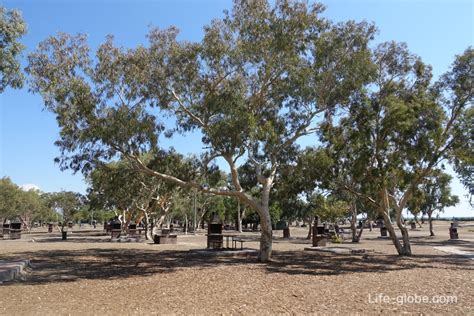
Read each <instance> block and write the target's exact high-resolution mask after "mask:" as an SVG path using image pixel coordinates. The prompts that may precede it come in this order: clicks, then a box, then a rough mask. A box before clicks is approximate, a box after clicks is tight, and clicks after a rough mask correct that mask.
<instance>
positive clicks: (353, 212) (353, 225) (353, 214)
mask: <svg viewBox="0 0 474 316" xmlns="http://www.w3.org/2000/svg"><path fill="white" fill-rule="evenodd" d="M356 223H357V208H356V207H355V205H352V210H351V232H352V242H359V239H358V237H357V226H356Z"/></svg>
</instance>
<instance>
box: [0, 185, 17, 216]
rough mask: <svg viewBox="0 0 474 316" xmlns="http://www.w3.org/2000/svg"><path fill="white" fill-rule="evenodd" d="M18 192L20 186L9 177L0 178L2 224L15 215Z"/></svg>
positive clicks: (0, 214)
mask: <svg viewBox="0 0 474 316" xmlns="http://www.w3.org/2000/svg"><path fill="white" fill-rule="evenodd" d="M20 194H21V190H20V188H19V187H18V186H17V185H16V184H15V183H13V182H12V181H11V179H10V178H8V177H3V178H1V179H0V219H3V221H2V224H3V223H5V222H6V221H7V220H9V219H11V218H12V217H14V216H15V215H16V209H17V207H18V205H19V200H20V198H19V195H20Z"/></svg>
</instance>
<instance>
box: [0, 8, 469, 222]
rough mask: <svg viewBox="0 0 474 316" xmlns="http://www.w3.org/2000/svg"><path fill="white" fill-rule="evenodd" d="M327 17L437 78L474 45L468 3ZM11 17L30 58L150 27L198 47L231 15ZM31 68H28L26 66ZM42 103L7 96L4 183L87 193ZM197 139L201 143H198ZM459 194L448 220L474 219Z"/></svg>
mask: <svg viewBox="0 0 474 316" xmlns="http://www.w3.org/2000/svg"><path fill="white" fill-rule="evenodd" d="M322 2H323V3H324V4H325V5H326V6H327V10H326V12H325V14H324V15H325V16H326V17H328V18H330V19H332V20H334V21H344V20H348V19H353V20H356V21H360V20H367V21H371V22H374V23H375V24H376V26H377V27H378V29H379V34H378V36H377V38H376V40H375V41H374V44H376V43H379V42H383V41H388V40H395V41H403V42H406V43H408V46H409V48H410V50H411V51H412V52H414V53H416V54H418V55H419V56H421V57H422V59H423V60H424V61H425V62H426V63H428V64H431V65H432V66H433V71H434V75H435V78H436V77H437V76H439V75H440V74H442V73H443V72H445V71H447V70H448V68H449V66H450V64H451V62H452V61H453V58H454V55H456V54H459V53H462V52H463V50H464V49H466V48H467V47H468V46H470V45H473V39H474V37H473V32H474V31H473V30H474V22H473V21H474V20H473V15H474V5H473V3H474V2H473V1H469V0H463V1H461V0H444V1H441V0H431V1H428V0H423V1H422V0H413V1H409V0H397V1H395V0H359V1H355V0H353V1H350V0H331V1H322ZM2 5H4V6H6V7H7V8H8V9H13V8H16V9H18V10H20V11H22V13H23V17H24V19H25V21H26V23H27V24H28V34H27V35H26V36H25V37H24V38H22V43H23V44H24V45H26V47H27V49H26V51H25V54H24V55H25V56H26V55H27V54H28V52H30V51H32V50H34V49H35V47H36V46H37V45H38V43H39V42H40V41H42V40H44V39H45V38H46V37H48V36H50V35H54V34H55V33H56V32H58V31H61V32H69V33H78V32H82V33H87V34H88V36H89V43H90V45H91V46H92V47H97V46H98V45H99V44H100V43H101V42H102V41H103V40H104V38H105V36H106V35H107V34H113V35H114V36H115V41H116V43H117V44H119V45H123V46H126V47H133V46H136V45H138V44H146V39H145V35H146V34H147V32H148V30H149V27H150V26H158V27H167V26H170V25H175V26H177V27H178V28H179V29H180V30H181V35H180V37H181V39H186V40H199V39H200V37H201V36H202V27H203V26H204V25H205V24H207V23H208V22H209V21H210V20H211V19H212V18H218V17H221V16H222V11H223V10H224V9H230V7H231V1H224V0H194V1H193V0H174V1H173V0H161V1H158V0H157V1H152V0H135V1H132V0H127V1H125V0H118V1H112V0H95V1H94V0H82V1H79V0H69V1H60V0H29V1H26V0H17V1H12V0H3V1H2ZM23 62H24V61H23ZM42 109H43V105H42V101H41V98H40V97H39V96H37V95H32V94H30V93H28V91H27V89H26V88H25V89H22V90H11V89H7V90H6V91H5V92H4V93H3V94H2V95H0V141H1V142H0V177H2V176H9V177H11V178H12V180H13V181H14V182H15V183H17V184H35V185H37V186H38V187H40V188H41V189H42V190H43V191H57V190H61V189H65V190H73V191H79V192H84V191H85V188H86V184H85V183H84V182H83V180H82V176H81V175H79V174H77V175H72V174H71V172H70V171H65V172H61V171H60V170H59V168H58V166H57V165H55V164H54V162H53V159H54V158H55V157H56V156H57V155H58V154H59V151H58V149H57V148H56V147H55V146H54V141H55V140H56V139H57V137H58V131H59V130H58V127H57V124H56V121H55V118H54V115H52V114H51V113H48V112H45V111H43V110H42ZM194 138H196V137H194ZM172 142H173V145H174V147H175V148H177V150H179V151H181V152H183V153H188V152H195V151H199V149H200V145H199V141H195V139H192V138H191V140H190V139H189V138H187V139H184V138H177V139H173V140H172ZM453 190H454V192H455V193H456V194H458V195H460V197H461V200H462V203H461V204H459V205H458V206H457V207H455V208H451V209H449V210H448V211H447V212H446V214H445V215H446V216H473V215H474V213H473V210H472V209H471V208H470V207H469V205H468V203H467V200H466V198H465V197H464V195H465V194H466V191H465V190H464V189H463V188H462V186H461V185H460V184H459V182H458V181H454V182H453Z"/></svg>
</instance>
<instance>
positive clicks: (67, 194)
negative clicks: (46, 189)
mask: <svg viewBox="0 0 474 316" xmlns="http://www.w3.org/2000/svg"><path fill="white" fill-rule="evenodd" d="M46 201H47V205H48V207H50V209H51V210H53V211H54V212H56V213H57V214H59V215H60V216H61V222H62V229H64V226H65V225H66V223H67V222H69V221H72V220H73V219H74V216H75V215H76V214H78V213H79V212H80V211H81V210H82V209H83V207H84V205H85V204H86V200H85V198H84V196H82V195H81V194H79V193H76V192H71V191H61V192H54V193H47V195H46Z"/></svg>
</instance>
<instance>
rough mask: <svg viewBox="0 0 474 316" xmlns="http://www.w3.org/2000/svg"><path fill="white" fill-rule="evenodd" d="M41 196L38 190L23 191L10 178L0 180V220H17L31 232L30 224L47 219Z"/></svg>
mask: <svg viewBox="0 0 474 316" xmlns="http://www.w3.org/2000/svg"><path fill="white" fill-rule="evenodd" d="M46 208H47V207H46V204H45V203H44V199H43V194H42V193H41V192H40V191H38V190H28V191H25V190H23V189H22V188H21V187H19V186H18V185H16V184H15V183H13V182H12V181H11V180H10V178H7V177H4V178H1V179H0V219H3V222H5V221H6V220H19V221H20V222H21V223H22V224H23V225H24V226H25V227H26V229H27V230H28V232H31V228H32V223H33V221H35V220H42V219H44V218H46V217H48V215H49V214H48V213H47V211H46Z"/></svg>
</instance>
